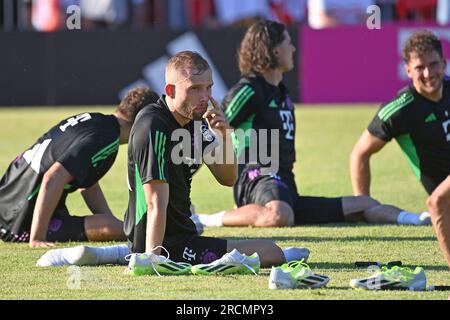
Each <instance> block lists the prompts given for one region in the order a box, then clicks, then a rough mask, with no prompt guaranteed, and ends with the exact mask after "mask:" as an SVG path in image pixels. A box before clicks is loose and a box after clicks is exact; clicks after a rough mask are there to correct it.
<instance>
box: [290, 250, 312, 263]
mask: <svg viewBox="0 0 450 320" xmlns="http://www.w3.org/2000/svg"><path fill="white" fill-rule="evenodd" d="M283 253H284V258H285V259H286V262H289V261H293V260H295V261H300V260H302V259H303V262H306V261H308V257H309V253H310V251H309V250H308V249H307V248H302V247H289V248H286V249H283Z"/></svg>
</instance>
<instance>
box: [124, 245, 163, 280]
mask: <svg viewBox="0 0 450 320" xmlns="http://www.w3.org/2000/svg"><path fill="white" fill-rule="evenodd" d="M159 248H161V249H163V250H164V251H165V252H166V253H167V257H165V258H166V260H164V261H163V262H162V263H166V262H168V261H170V259H169V257H170V253H169V251H168V250H167V249H166V248H164V247H163V246H156V247H154V248H152V249H151V250H150V254H154V253H152V251H155V250H156V249H159ZM148 255H149V254H148V253H147V252H144V253H131V254H128V255H126V256H125V260H126V261H130V260H131V257H132V256H136V257H140V256H148ZM150 265H151V267H152V269H153V271H155V273H156V274H157V275H158V276H159V277H162V276H161V274H160V273H159V272H158V270H156V268H155V261H154V259H151V262H150Z"/></svg>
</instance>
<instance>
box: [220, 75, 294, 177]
mask: <svg viewBox="0 0 450 320" xmlns="http://www.w3.org/2000/svg"><path fill="white" fill-rule="evenodd" d="M222 104H223V108H224V110H225V115H226V116H227V118H228V121H229V122H230V124H231V125H232V126H233V127H234V128H235V133H234V141H233V142H234V147H235V151H236V154H237V157H238V161H239V164H240V165H239V174H241V172H242V171H243V170H244V169H245V167H246V166H249V165H254V164H255V163H256V164H257V165H259V166H262V167H269V166H275V165H274V163H272V162H268V161H267V160H268V159H270V158H272V159H277V161H279V170H278V171H277V172H273V173H274V174H278V175H280V177H281V178H282V179H283V180H287V181H294V179H293V173H292V169H293V166H294V162H295V115H294V104H293V103H292V100H291V99H290V97H289V95H288V91H287V88H286V87H285V86H284V84H283V83H280V84H279V85H278V86H274V85H271V84H269V83H267V81H266V80H265V79H264V78H263V77H261V76H249V77H243V78H241V79H240V81H239V82H238V83H237V84H236V85H235V86H234V87H233V88H231V90H230V91H229V93H228V95H227V96H226V97H225V99H224V101H223V103H222ZM238 129H242V130H240V133H239V131H238ZM251 129H254V130H251ZM274 129H275V130H278V136H276V135H271V132H276V131H273V130H274ZM277 137H278V138H277ZM271 138H274V140H273V141H272V139H271ZM275 138H276V139H275ZM272 146H273V147H275V148H274V149H275V150H276V149H278V155H276V154H275V155H274V156H273V157H271V156H270V155H271V148H272Z"/></svg>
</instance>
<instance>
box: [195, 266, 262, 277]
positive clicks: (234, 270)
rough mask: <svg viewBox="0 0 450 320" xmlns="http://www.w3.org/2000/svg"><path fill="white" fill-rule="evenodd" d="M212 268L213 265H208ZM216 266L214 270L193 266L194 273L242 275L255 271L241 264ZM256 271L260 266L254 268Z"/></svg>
mask: <svg viewBox="0 0 450 320" xmlns="http://www.w3.org/2000/svg"><path fill="white" fill-rule="evenodd" d="M208 267H209V268H211V266H208ZM214 267H216V268H215V270H214V271H207V270H203V269H201V267H197V266H194V267H192V268H191V272H192V274H195V275H199V276H209V275H216V274H223V275H229V274H240V275H248V274H250V275H254V273H253V272H252V271H251V270H250V269H247V268H245V267H241V266H231V267H230V265H219V266H214ZM253 270H255V272H256V273H259V267H256V268H254V269H253Z"/></svg>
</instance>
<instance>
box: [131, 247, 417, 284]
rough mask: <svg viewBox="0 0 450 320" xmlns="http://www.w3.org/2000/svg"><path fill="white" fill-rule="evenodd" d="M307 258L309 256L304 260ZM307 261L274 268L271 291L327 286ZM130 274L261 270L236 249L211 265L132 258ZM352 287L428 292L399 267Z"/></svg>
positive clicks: (384, 269) (355, 281)
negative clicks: (192, 264)
mask: <svg viewBox="0 0 450 320" xmlns="http://www.w3.org/2000/svg"><path fill="white" fill-rule="evenodd" d="M305 258H306V259H307V258H308V256H306V257H305ZM306 259H302V260H300V261H290V262H288V263H285V264H283V265H281V266H280V267H272V270H271V272H270V277H269V289H306V288H308V289H316V288H322V287H324V286H326V285H327V283H328V282H329V280H330V278H329V277H328V276H325V275H321V274H317V273H314V272H313V271H312V270H311V268H310V267H309V266H308V265H307V264H306V263H305V261H306ZM127 270H128V271H127V272H128V273H131V274H133V275H145V274H150V275H155V274H157V275H181V274H188V273H193V274H195V275H212V274H241V275H245V274H255V275H257V274H258V273H259V270H260V261H259V257H258V254H257V253H254V254H253V255H251V256H246V255H245V254H241V253H240V252H239V251H237V250H236V249H235V250H233V251H232V252H230V253H227V254H225V255H224V256H223V257H222V258H220V259H218V260H215V261H213V262H212V263H209V264H199V265H194V266H191V265H190V264H188V263H182V262H181V263H180V262H173V261H171V260H169V259H168V258H165V257H163V256H158V255H155V254H132V255H130V259H129V264H128V268H127ZM350 287H352V288H354V289H365V290H414V291H423V290H426V277H425V271H424V270H423V268H421V267H417V268H415V269H414V270H411V269H409V268H404V267H400V266H393V267H382V268H381V269H379V270H378V271H377V272H375V273H374V274H373V275H372V276H370V277H367V278H361V279H353V280H351V281H350Z"/></svg>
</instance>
